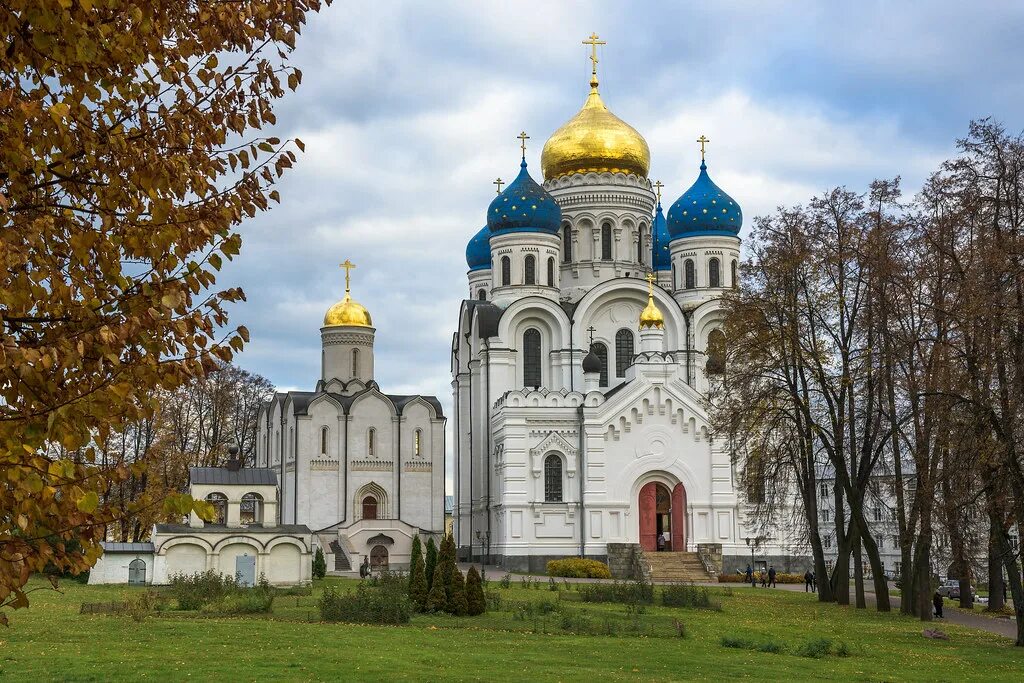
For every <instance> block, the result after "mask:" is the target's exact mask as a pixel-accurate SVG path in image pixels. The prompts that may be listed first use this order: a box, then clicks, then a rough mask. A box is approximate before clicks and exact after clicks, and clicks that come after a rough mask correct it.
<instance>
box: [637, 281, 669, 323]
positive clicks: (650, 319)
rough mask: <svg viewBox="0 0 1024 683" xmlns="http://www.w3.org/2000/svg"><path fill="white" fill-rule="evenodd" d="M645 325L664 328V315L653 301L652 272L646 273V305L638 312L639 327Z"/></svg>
mask: <svg viewBox="0 0 1024 683" xmlns="http://www.w3.org/2000/svg"><path fill="white" fill-rule="evenodd" d="M645 327H655V328H657V329H659V330H663V329H665V317H664V316H663V315H662V314H661V310H659V309H658V306H657V304H655V303H654V273H647V307H646V308H645V309H644V310H643V312H642V313H641V314H640V329H641V330H642V329H644V328H645Z"/></svg>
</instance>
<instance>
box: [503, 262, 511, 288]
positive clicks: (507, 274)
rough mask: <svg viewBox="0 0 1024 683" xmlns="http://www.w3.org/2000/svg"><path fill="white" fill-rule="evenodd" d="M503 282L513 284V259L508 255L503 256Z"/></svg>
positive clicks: (506, 284)
mask: <svg viewBox="0 0 1024 683" xmlns="http://www.w3.org/2000/svg"><path fill="white" fill-rule="evenodd" d="M501 284H502V285H505V286H508V285H510V284H512V259H510V258H509V257H508V256H502V257H501Z"/></svg>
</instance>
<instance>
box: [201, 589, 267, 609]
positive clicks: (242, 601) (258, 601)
mask: <svg viewBox="0 0 1024 683" xmlns="http://www.w3.org/2000/svg"><path fill="white" fill-rule="evenodd" d="M273 605H274V595H273V593H272V592H269V591H261V590H259V589H256V588H253V589H249V590H246V591H244V592H242V591H240V592H237V593H229V594H227V595H225V596H224V597H222V598H220V599H218V600H215V601H214V602H208V603H206V604H205V605H203V606H202V607H201V608H200V610H199V611H200V612H202V613H203V614H266V613H268V612H270V610H271V608H272V607H273Z"/></svg>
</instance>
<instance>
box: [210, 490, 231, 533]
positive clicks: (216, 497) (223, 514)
mask: <svg viewBox="0 0 1024 683" xmlns="http://www.w3.org/2000/svg"><path fill="white" fill-rule="evenodd" d="M206 502H207V503H209V504H210V505H212V506H213V519H211V520H210V521H209V522H206V523H207V524H217V525H220V526H224V525H225V524H227V523H228V497H227V496H225V495H224V494H223V493H211V494H210V495H208V496H207V497H206Z"/></svg>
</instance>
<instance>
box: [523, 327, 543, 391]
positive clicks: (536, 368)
mask: <svg viewBox="0 0 1024 683" xmlns="http://www.w3.org/2000/svg"><path fill="white" fill-rule="evenodd" d="M542 379H543V377H542V376H541V352H540V331H539V330H537V329H536V328H533V327H531V328H530V329H528V330H526V331H525V332H523V386H525V387H540V386H541V380H542Z"/></svg>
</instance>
